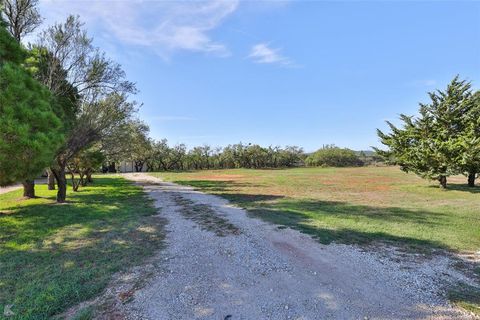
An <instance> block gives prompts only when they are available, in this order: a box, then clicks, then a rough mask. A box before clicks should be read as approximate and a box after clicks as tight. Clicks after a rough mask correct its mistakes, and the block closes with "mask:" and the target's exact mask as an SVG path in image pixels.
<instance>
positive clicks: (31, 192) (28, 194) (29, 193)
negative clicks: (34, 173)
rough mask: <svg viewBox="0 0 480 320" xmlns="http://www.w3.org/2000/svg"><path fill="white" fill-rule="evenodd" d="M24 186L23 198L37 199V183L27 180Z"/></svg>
mask: <svg viewBox="0 0 480 320" xmlns="http://www.w3.org/2000/svg"><path fill="white" fill-rule="evenodd" d="M22 184H23V196H24V197H25V198H35V181H34V180H25V181H23V182H22Z"/></svg>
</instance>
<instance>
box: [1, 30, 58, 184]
mask: <svg viewBox="0 0 480 320" xmlns="http://www.w3.org/2000/svg"><path fill="white" fill-rule="evenodd" d="M24 57H25V52H24V51H23V50H22V48H21V47H20V46H19V45H18V43H16V41H15V39H13V38H12V37H11V36H10V35H9V34H8V32H7V30H6V29H5V28H4V27H0V185H6V184H10V183H13V182H16V181H20V180H26V179H32V178H34V177H36V176H37V175H38V174H39V173H40V172H41V171H42V170H43V169H44V168H45V167H46V166H48V165H49V164H50V162H51V161H52V159H53V157H54V154H55V151H56V149H57V148H58V146H59V145H60V144H61V143H62V140H63V136H62V135H61V133H60V132H61V129H62V123H61V121H60V119H59V118H58V117H57V116H56V115H55V113H54V112H53V108H52V102H53V100H52V96H51V94H50V92H49V91H48V90H47V89H46V88H45V87H44V86H42V85H41V84H40V83H39V82H37V81H36V80H35V79H33V78H32V77H31V76H30V74H29V73H28V72H27V71H26V70H25V69H24V68H23V66H22V65H21V64H20V62H21V61H23V59H24Z"/></svg>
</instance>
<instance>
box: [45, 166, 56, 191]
mask: <svg viewBox="0 0 480 320" xmlns="http://www.w3.org/2000/svg"><path fill="white" fill-rule="evenodd" d="M47 174H48V177H47V181H48V182H47V185H48V190H55V176H54V175H53V172H52V169H50V168H48V169H47Z"/></svg>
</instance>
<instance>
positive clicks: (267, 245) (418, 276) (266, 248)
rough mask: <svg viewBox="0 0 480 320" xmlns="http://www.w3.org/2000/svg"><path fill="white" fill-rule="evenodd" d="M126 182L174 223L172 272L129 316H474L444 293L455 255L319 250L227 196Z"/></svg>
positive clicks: (167, 259)
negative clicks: (403, 258)
mask: <svg viewBox="0 0 480 320" xmlns="http://www.w3.org/2000/svg"><path fill="white" fill-rule="evenodd" d="M126 177H127V178H129V179H131V180H134V181H136V182H137V183H139V184H141V185H142V186H143V187H144V190H145V191H146V192H147V193H148V194H149V196H150V197H151V198H152V199H154V201H155V205H156V206H157V207H158V208H159V209H160V215H161V216H162V217H164V218H166V219H167V220H168V221H169V222H168V225H167V226H166V229H167V231H168V234H167V238H166V243H167V248H166V249H165V250H164V252H162V257H164V258H163V259H164V267H162V270H159V271H158V273H157V274H156V275H155V276H154V278H153V279H151V280H150V281H149V282H148V284H147V285H146V286H145V287H144V288H142V289H140V290H139V291H137V292H136V293H135V294H134V297H133V300H132V301H130V302H129V303H127V304H125V305H124V306H123V308H124V309H125V310H123V313H124V314H125V315H126V317H127V318H129V319H155V320H157V319H220V320H222V319H230V320H237V319H302V320H307V319H472V316H470V315H468V314H466V313H463V312H462V311H460V310H458V309H456V308H454V307H452V306H451V305H450V304H448V303H447V300H446V298H445V297H444V296H443V295H442V286H443V284H444V283H443V282H440V281H439V278H440V277H439V276H438V275H439V274H442V278H443V280H444V279H446V278H451V279H457V278H461V277H462V275H461V274H459V273H458V272H457V271H455V270H454V269H453V268H450V263H451V261H449V260H448V258H445V257H433V258H432V259H431V260H428V261H426V260H425V259H422V260H421V261H418V262H415V261H407V262H404V263H399V262H396V261H394V259H391V258H388V257H385V256H384V255H381V254H377V253H371V252H364V251H362V250H361V249H360V248H357V247H355V246H347V245H336V244H331V245H328V246H327V245H321V244H319V243H318V242H316V241H314V240H313V239H311V238H310V237H308V236H306V235H303V234H301V233H299V232H297V231H294V230H291V229H282V230H279V229H278V228H276V227H275V226H273V225H270V224H267V223H265V222H263V221H260V220H257V219H253V218H249V217H247V215H246V212H245V211H244V210H242V209H239V208H235V207H232V206H230V205H229V204H228V202H227V201H226V200H224V199H221V198H219V197H216V196H212V195H206V194H203V193H200V192H196V191H194V190H193V189H192V188H188V187H184V186H179V185H176V184H172V183H165V182H162V181H161V180H160V179H157V178H154V177H150V176H148V175H146V174H129V175H126ZM443 280H442V281H443Z"/></svg>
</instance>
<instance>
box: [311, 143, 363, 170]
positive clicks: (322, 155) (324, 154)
mask: <svg viewBox="0 0 480 320" xmlns="http://www.w3.org/2000/svg"><path fill="white" fill-rule="evenodd" d="M305 164H306V165H307V166H312V167H360V166H363V164H364V163H363V161H362V160H360V158H359V157H358V155H357V154H356V153H355V151H353V150H350V149H346V148H345V149H342V148H339V147H336V146H334V145H327V146H325V147H323V148H322V149H320V150H317V151H316V152H314V153H312V154H311V155H310V156H308V157H307V159H306V160H305Z"/></svg>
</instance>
